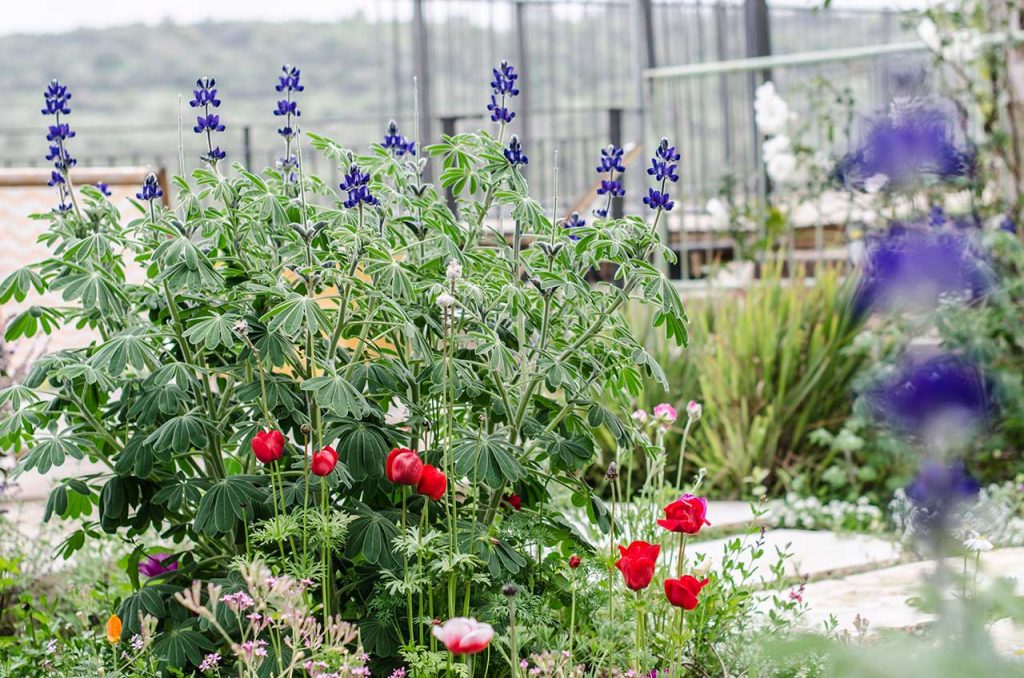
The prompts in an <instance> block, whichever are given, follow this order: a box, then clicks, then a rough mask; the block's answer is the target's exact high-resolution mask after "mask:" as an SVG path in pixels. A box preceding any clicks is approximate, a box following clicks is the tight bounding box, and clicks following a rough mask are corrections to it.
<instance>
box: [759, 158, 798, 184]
mask: <svg viewBox="0 0 1024 678" xmlns="http://www.w3.org/2000/svg"><path fill="white" fill-rule="evenodd" d="M766 169H767V171H768V177H769V178H770V179H771V180H772V181H774V182H775V183H778V184H784V183H786V182H788V181H790V180H792V179H793V178H794V177H795V175H796V170H797V163H796V156H795V155H793V154H792V153H780V154H778V155H776V156H775V157H773V158H772V159H771V160H769V161H768V163H767V166H766Z"/></svg>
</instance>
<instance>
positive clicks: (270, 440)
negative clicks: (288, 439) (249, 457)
mask: <svg viewBox="0 0 1024 678" xmlns="http://www.w3.org/2000/svg"><path fill="white" fill-rule="evenodd" d="M250 445H251V446H252V453H253V454H254V455H256V458H257V459H259V460H260V463H261V464H271V463H273V462H275V461H277V460H278V459H280V458H281V456H282V455H283V454H284V434H283V433H281V432H280V431H276V430H275V431H259V432H258V433H257V434H256V435H254V436H253V437H252V442H251V443H250Z"/></svg>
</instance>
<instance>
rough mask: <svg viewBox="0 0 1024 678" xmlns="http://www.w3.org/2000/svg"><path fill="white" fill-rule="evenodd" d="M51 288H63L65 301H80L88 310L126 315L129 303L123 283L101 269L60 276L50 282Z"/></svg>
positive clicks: (104, 313) (108, 314)
mask: <svg viewBox="0 0 1024 678" xmlns="http://www.w3.org/2000/svg"><path fill="white" fill-rule="evenodd" d="M50 289H53V290H62V291H63V292H62V295H61V296H62V297H63V299H64V301H80V302H81V304H82V306H83V307H84V308H85V309H86V310H88V311H98V312H100V313H101V314H103V315H105V316H111V315H113V316H121V315H124V309H125V306H126V304H127V303H128V299H127V297H125V294H124V291H123V289H124V285H123V283H121V282H120V281H115V280H111V279H109V278H108V277H107V275H106V274H105V273H104V272H103V271H101V270H92V271H88V270H87V271H81V272H77V273H70V274H68V275H63V276H60V277H59V278H55V279H54V280H53V282H51V283H50Z"/></svg>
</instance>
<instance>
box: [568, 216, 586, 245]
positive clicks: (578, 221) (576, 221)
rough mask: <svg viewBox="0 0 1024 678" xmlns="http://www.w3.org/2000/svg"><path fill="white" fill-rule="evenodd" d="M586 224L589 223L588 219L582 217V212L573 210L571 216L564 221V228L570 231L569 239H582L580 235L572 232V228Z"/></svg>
mask: <svg viewBox="0 0 1024 678" xmlns="http://www.w3.org/2000/svg"><path fill="white" fill-rule="evenodd" d="M586 225H587V220H586V219H582V218H580V213H579V212H573V213H572V214H571V215H570V216H569V218H568V219H566V220H565V221H564V222H562V228H564V229H566V230H567V231H569V240H572V241H576V240H579V239H580V237H579V236H578V235H573V234H572V229H574V228H582V227H583V226H586Z"/></svg>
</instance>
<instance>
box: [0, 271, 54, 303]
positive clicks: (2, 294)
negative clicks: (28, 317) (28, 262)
mask: <svg viewBox="0 0 1024 678" xmlns="http://www.w3.org/2000/svg"><path fill="white" fill-rule="evenodd" d="M44 289H46V285H45V283H43V279H42V278H41V277H39V274H38V273H36V272H35V271H33V270H32V269H31V268H29V267H27V266H24V267H22V268H19V269H18V270H16V271H15V272H14V273H11V274H10V275H9V276H7V277H6V278H4V280H3V282H0V304H6V303H7V302H8V301H10V300H11V299H12V298H13V299H14V300H15V301H17V302H19V303H20V302H22V301H25V297H26V296H28V293H29V292H30V291H32V290H35V291H36V293H38V294H42V293H43V290H44Z"/></svg>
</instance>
